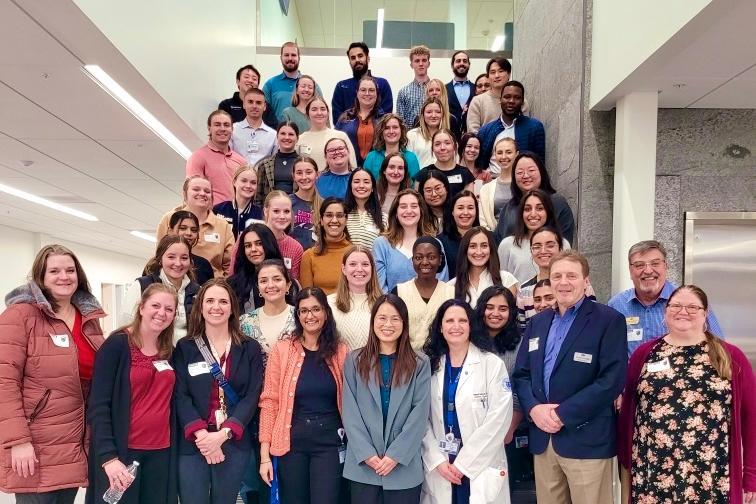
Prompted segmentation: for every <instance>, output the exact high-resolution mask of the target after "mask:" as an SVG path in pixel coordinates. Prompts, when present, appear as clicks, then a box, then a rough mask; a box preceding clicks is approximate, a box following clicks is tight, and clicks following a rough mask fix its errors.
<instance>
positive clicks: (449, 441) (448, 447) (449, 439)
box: [438, 432, 462, 455]
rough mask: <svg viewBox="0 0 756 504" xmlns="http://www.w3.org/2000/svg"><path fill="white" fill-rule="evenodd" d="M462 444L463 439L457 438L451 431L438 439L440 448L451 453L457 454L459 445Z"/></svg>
mask: <svg viewBox="0 0 756 504" xmlns="http://www.w3.org/2000/svg"><path fill="white" fill-rule="evenodd" d="M460 444H462V440H461V439H459V438H455V437H454V434H453V433H451V432H449V433H447V434H446V436H444V437H443V438H441V439H439V440H438V447H439V449H440V450H441V451H442V452H444V453H447V454H449V455H456V454H457V453H459V445H460Z"/></svg>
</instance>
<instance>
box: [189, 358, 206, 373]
mask: <svg viewBox="0 0 756 504" xmlns="http://www.w3.org/2000/svg"><path fill="white" fill-rule="evenodd" d="M188 371H189V376H199V375H201V374H209V373H210V366H208V365H207V362H205V361H202V362H192V363H190V364H189V367H188Z"/></svg>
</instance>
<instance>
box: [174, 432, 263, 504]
mask: <svg viewBox="0 0 756 504" xmlns="http://www.w3.org/2000/svg"><path fill="white" fill-rule="evenodd" d="M221 450H223V455H225V457H226V460H224V461H223V462H221V463H220V464H212V465H211V464H208V463H207V461H206V460H205V457H203V456H202V455H201V454H200V453H199V452H196V453H193V454H191V455H179V476H178V482H179V500H180V501H181V504H234V503H235V502H236V497H237V496H238V495H239V489H240V488H241V483H242V478H243V477H244V470H245V469H246V467H247V464H248V463H249V457H250V450H249V449H243V448H240V447H239V446H238V444H237V442H236V441H226V442H225V443H223V446H221Z"/></svg>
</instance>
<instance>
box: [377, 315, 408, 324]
mask: <svg viewBox="0 0 756 504" xmlns="http://www.w3.org/2000/svg"><path fill="white" fill-rule="evenodd" d="M375 322H376V323H377V324H380V325H386V324H391V325H392V326H395V325H399V324H401V323H402V318H401V317H397V316H393V317H387V316H385V315H378V316H377V317H375Z"/></svg>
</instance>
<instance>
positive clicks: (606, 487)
mask: <svg viewBox="0 0 756 504" xmlns="http://www.w3.org/2000/svg"><path fill="white" fill-rule="evenodd" d="M549 278H550V280H551V286H552V289H553V290H554V294H555V297H556V302H557V306H556V308H555V309H554V310H551V309H549V310H545V311H543V312H541V313H539V314H538V315H536V316H535V317H533V318H532V319H531V320H530V323H529V325H528V327H527V329H526V330H525V336H524V340H523V343H522V345H521V346H520V351H519V353H518V355H517V365H516V368H515V371H514V374H513V379H514V385H515V389H516V391H517V397H518V399H519V401H520V404H521V405H522V408H523V410H524V411H527V412H528V415H529V418H530V421H531V424H530V440H529V444H530V451H531V452H532V453H533V454H534V455H535V457H534V458H535V476H536V493H537V496H538V502H539V504H540V503H547V504H552V503H553V504H570V503H571V502H572V503H578V502H579V503H580V504H606V503H607V502H612V457H614V456H615V455H616V442H615V437H616V429H615V410H614V400H615V399H616V398H617V396H618V395H619V394H620V392H621V391H622V388H623V386H624V384H625V375H626V372H627V340H626V339H625V335H626V330H627V328H626V326H625V318H624V317H623V316H622V315H621V314H620V313H619V312H618V311H616V310H614V309H613V308H609V307H608V306H606V305H602V304H599V303H596V302H593V301H591V300H589V299H586V297H585V288H586V286H587V284H588V283H587V280H588V261H587V260H586V259H585V257H583V256H582V255H580V254H579V253H577V252H575V251H572V250H569V251H565V252H561V253H559V254H558V255H557V256H555V257H554V258H553V259H552V260H551V265H550V274H549Z"/></svg>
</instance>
